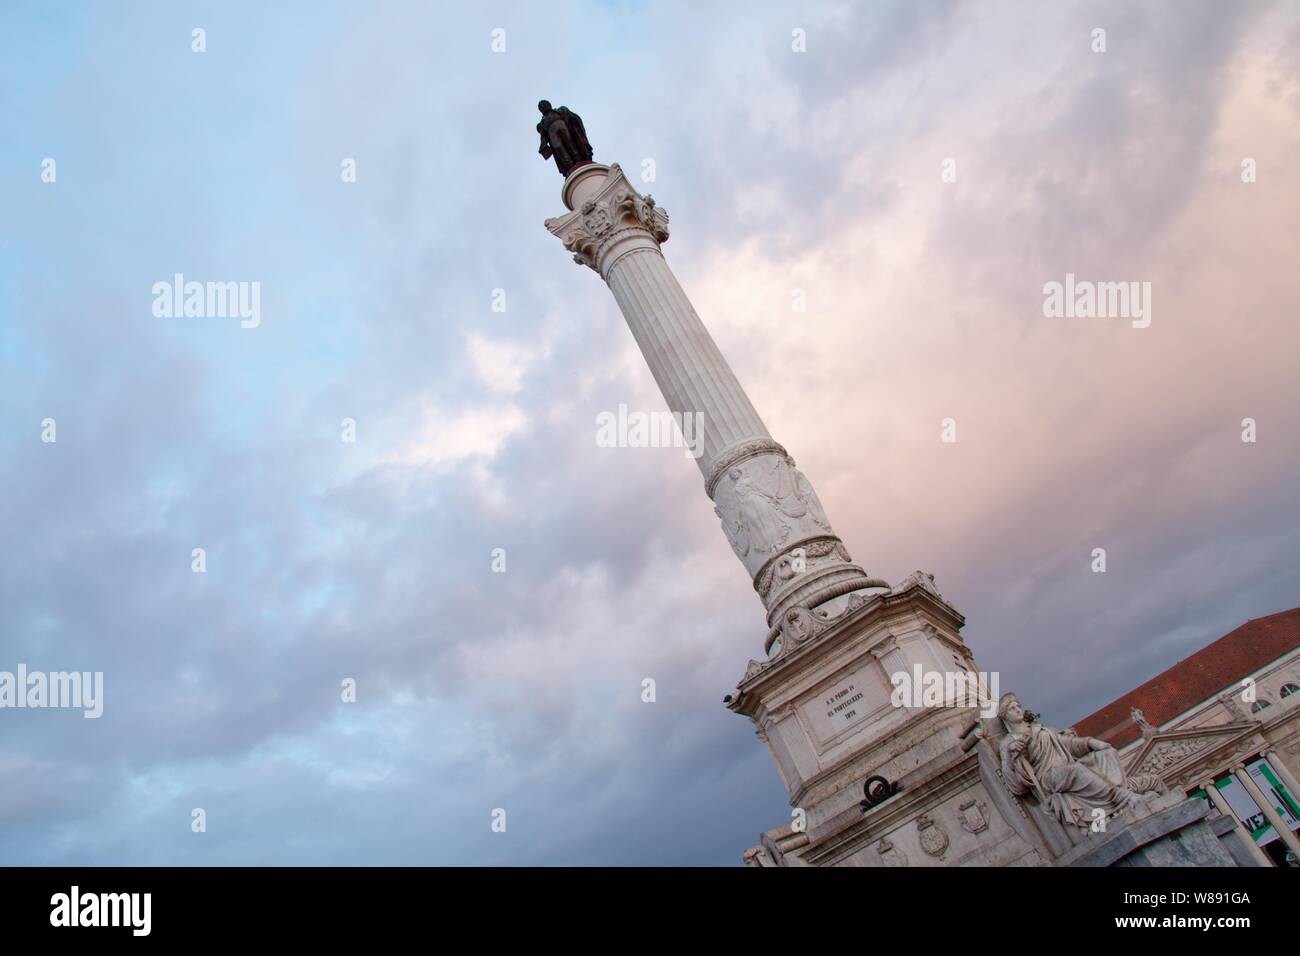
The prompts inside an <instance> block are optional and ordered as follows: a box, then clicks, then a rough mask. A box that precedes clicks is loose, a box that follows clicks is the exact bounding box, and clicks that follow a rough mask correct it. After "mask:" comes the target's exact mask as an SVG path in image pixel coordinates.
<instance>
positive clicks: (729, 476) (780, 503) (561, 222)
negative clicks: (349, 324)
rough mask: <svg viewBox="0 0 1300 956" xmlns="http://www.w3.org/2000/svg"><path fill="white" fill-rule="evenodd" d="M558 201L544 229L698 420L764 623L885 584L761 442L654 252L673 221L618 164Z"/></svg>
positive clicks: (764, 438)
mask: <svg viewBox="0 0 1300 956" xmlns="http://www.w3.org/2000/svg"><path fill="white" fill-rule="evenodd" d="M562 196H563V199H564V204H565V205H566V206H567V207H568V208H569V210H570V212H569V213H568V214H567V215H564V216H560V217H558V218H555V219H548V220H547V221H546V228H547V229H549V230H550V231H551V232H552V233H553V234H554V235H555V236H556V237H558V238H559V239H560V240H561V241H562V242H563V243H564V247H565V248H566V249H568V250H569V251H570V252H572V253H573V258H574V260H575V261H576V262H578V263H579V264H581V265H584V266H587V267H589V268H591V269H592V270H594V271H595V272H596V273H598V274H599V275H600V276H601V278H603V279H604V280H605V282H606V283H607V284H608V285H609V288H610V291H611V292H613V294H614V299H615V301H616V302H618V306H619V308H620V309H621V310H622V312H623V316H624V318H626V319H627V324H628V328H630V329H631V330H632V337H633V338H634V339H636V343H637V345H638V346H639V347H640V349H641V354H642V355H643V356H645V360H646V363H647V364H648V365H649V366H650V371H651V374H653V375H654V379H655V381H656V382H657V383H658V385H659V390H660V391H661V392H663V396H664V399H665V400H666V401H667V402H668V407H669V409H671V410H672V411H674V412H678V413H682V414H686V413H690V414H691V415H692V416H694V417H695V420H696V423H697V434H698V435H699V436H700V442H701V448H702V454H700V456H699V457H698V458H697V459H696V461H697V463H698V464H699V466H700V470H701V472H702V473H703V475H704V490H705V492H706V493H707V494H708V495H709V497H710V498H712V499H713V502H714V512H715V513H716V514H717V516H718V518H719V520H720V521H721V522H722V529H723V531H724V533H725V534H726V536H727V540H728V541H729V542H730V543H731V547H732V550H733V551H735V553H736V556H737V557H738V558H739V559H740V561H741V563H742V564H744V566H745V569H746V571H748V572H749V574H750V577H751V578H752V579H753V582H754V589H755V590H756V591H757V592H758V594H759V597H760V598H761V599H762V601H763V604H764V607H765V608H766V609H767V616H768V624H769V625H775V624H776V623H777V622H778V621H780V620H781V616H782V615H783V614H786V613H794V609H795V608H797V607H805V608H808V609H812V608H815V607H817V606H818V605H820V604H823V603H825V602H826V601H828V600H831V599H833V598H835V597H838V596H840V595H843V594H847V593H849V592H851V591H855V590H860V589H863V588H869V587H879V586H882V585H884V582H882V581H878V580H875V579H873V578H869V577H867V575H866V573H865V572H864V571H863V570H862V568H860V567H858V566H857V565H855V564H853V563H851V559H850V557H849V554H848V551H846V550H845V548H844V544H843V542H842V541H840V539H839V537H838V536H837V535H836V534H835V532H834V530H833V529H832V528H831V525H830V522H829V521H827V519H826V513H825V511H823V510H822V506H821V502H820V501H819V500H818V499H817V493H816V492H815V491H813V489H812V486H811V485H810V484H809V483H808V479H806V478H805V477H804V476H803V473H802V472H800V471H799V470H798V469H797V468H796V467H795V464H794V461H793V460H792V459H791V458H790V456H789V455H788V454H787V453H786V450H785V449H784V448H782V447H781V446H780V445H779V444H777V443H776V442H775V441H774V440H773V439H772V436H771V435H770V434H769V433H768V431H767V428H766V426H764V425H763V422H762V419H760V418H759V417H758V413H757V412H756V411H755V410H754V406H753V405H752V404H751V403H750V401H749V397H748V396H747V395H746V394H745V390H744V389H743V388H741V387H740V382H738V381H737V380H736V376H735V374H734V373H733V372H732V371H731V367H730V366H729V365H728V364H727V360H726V359H725V358H723V356H722V353H721V352H720V351H719V350H718V346H717V344H716V343H715V342H714V341H713V337H712V336H711V335H710V334H709V331H708V329H706V328H705V327H704V323H703V322H701V321H700V317H699V315H698V314H697V313H696V311H695V308H694V307H693V306H692V305H691V302H690V299H688V298H687V297H686V293H685V292H684V291H683V290H682V287H681V285H679V284H678V282H677V278H676V277H675V276H674V275H673V272H672V270H671V269H670V268H669V267H668V263H667V261H665V259H664V257H663V253H662V251H661V249H660V246H661V244H662V243H664V242H667V241H668V214H667V213H666V212H664V210H663V209H661V208H660V207H659V206H658V205H657V204H656V203H655V201H654V199H653V198H652V197H650V196H642V195H641V194H640V193H638V192H637V191H636V189H634V188H633V187H632V185H631V183H629V182H628V180H627V178H626V177H625V176H624V175H623V171H622V170H621V169H620V168H619V167H618V165H617V164H615V165H611V166H603V165H600V164H598V163H590V164H587V165H585V166H580V167H578V168H577V169H575V170H573V171H572V172H571V173H570V174H569V175H568V177H566V179H565V181H564V189H563V193H562Z"/></svg>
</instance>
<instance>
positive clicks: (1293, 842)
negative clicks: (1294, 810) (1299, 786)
mask: <svg viewBox="0 0 1300 956" xmlns="http://www.w3.org/2000/svg"><path fill="white" fill-rule="evenodd" d="M1232 772H1233V774H1234V775H1235V776H1236V778H1237V780H1238V782H1239V783H1240V784H1241V785H1242V786H1243V787H1245V788H1246V792H1247V793H1249V794H1250V795H1251V797H1253V798H1254V800H1255V802H1256V803H1257V804H1259V808H1260V809H1261V810H1263V811H1264V817H1265V818H1266V819H1267V820H1268V822H1269V823H1271V824H1273V829H1274V830H1276V831H1277V834H1278V836H1280V837H1281V838H1282V842H1283V843H1285V844H1286V845H1287V846H1288V847H1289V848H1290V850H1291V852H1292V853H1294V854H1295V855H1296V858H1297V859H1300V839H1296V835H1295V834H1294V833H1292V832H1291V828H1290V827H1289V826H1287V825H1286V824H1285V823H1283V822H1282V818H1281V817H1279V816H1278V815H1277V811H1276V810H1274V809H1273V801H1272V800H1270V799H1269V798H1268V797H1267V796H1265V795H1264V791H1263V790H1261V789H1259V784H1257V783H1256V782H1255V781H1254V780H1252V779H1251V776H1250V774H1249V773H1248V772H1247V771H1246V767H1245V765H1244V764H1238V765H1237V766H1236V767H1234V768H1233V771H1232Z"/></svg>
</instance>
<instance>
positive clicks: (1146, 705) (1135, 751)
mask: <svg viewBox="0 0 1300 956" xmlns="http://www.w3.org/2000/svg"><path fill="white" fill-rule="evenodd" d="M1074 730H1075V731H1076V732H1077V733H1078V734H1079V735H1080V736H1087V737H1097V738H1100V739H1102V740H1105V741H1107V742H1108V743H1110V744H1112V745H1113V746H1114V747H1115V748H1116V749H1117V750H1119V751H1120V755H1121V758H1122V759H1123V761H1124V766H1125V768H1126V770H1127V771H1128V772H1129V773H1152V772H1154V773H1159V774H1160V775H1161V777H1162V778H1163V779H1164V781H1165V783H1166V784H1167V785H1168V786H1169V787H1170V788H1171V789H1181V790H1183V791H1184V792H1185V793H1187V794H1189V795H1191V796H1195V797H1200V798H1202V799H1209V800H1211V801H1212V802H1213V803H1214V805H1215V806H1216V807H1218V809H1219V810H1220V811H1221V812H1222V813H1223V814H1224V815H1226V816H1229V817H1231V818H1233V819H1235V820H1236V821H1237V824H1238V826H1239V827H1241V828H1242V829H1243V831H1244V832H1245V835H1246V836H1248V837H1249V843H1250V846H1252V847H1253V848H1255V849H1254V852H1255V853H1256V854H1257V856H1258V858H1259V860H1260V861H1261V862H1265V861H1266V862H1268V863H1270V864H1273V865H1280V866H1285V865H1297V862H1298V861H1300V834H1298V833H1297V832H1296V831H1297V830H1300V783H1297V777H1300V608H1293V609H1292V610H1289V611H1282V612H1280V613H1278V614H1272V615H1269V616H1268V617H1261V618H1256V619H1254V620H1250V621H1247V622H1246V623H1245V624H1243V625H1241V627H1238V628H1237V629H1235V630H1233V631H1231V632H1229V633H1228V634H1225V635H1224V636H1223V637H1221V638H1219V639H1218V640H1216V641H1214V642H1213V643H1212V644H1209V645H1207V646H1206V647H1203V648H1201V650H1199V651H1197V652H1196V653H1195V654H1193V655H1191V656H1190V657H1188V658H1186V659H1184V660H1181V661H1179V662H1178V663H1177V664H1175V665H1174V666H1173V667H1170V668H1169V669H1168V670H1166V671H1164V672H1163V673H1161V674H1158V675H1156V676H1155V677H1153V678H1151V680H1149V681H1147V682H1146V683H1145V684H1142V685H1141V686H1139V687H1136V688H1134V689H1133V690H1131V691H1129V692H1128V693H1127V694H1125V695H1123V696H1122V697H1120V698H1118V699H1116V700H1114V701H1112V702H1111V703H1109V704H1107V705H1106V706H1105V707H1102V708H1101V709H1100V710H1098V711H1096V712H1095V713H1092V714H1089V715H1088V716H1087V717H1084V718H1083V719H1082V720H1080V721H1077V722H1076V723H1075V724H1074Z"/></svg>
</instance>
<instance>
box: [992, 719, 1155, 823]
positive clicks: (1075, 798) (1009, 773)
mask: <svg viewBox="0 0 1300 956" xmlns="http://www.w3.org/2000/svg"><path fill="white" fill-rule="evenodd" d="M998 717H999V718H1001V720H1002V724H1003V726H1004V727H1005V728H1006V736H1004V737H1003V738H1002V740H1001V741H1000V743H999V747H998V750H999V754H1000V756H1001V761H1002V776H1003V779H1004V780H1005V781H1006V784H1007V787H1008V789H1010V790H1011V792H1012V793H1014V794H1016V796H1027V795H1030V794H1032V795H1034V796H1035V797H1037V798H1038V800H1039V801H1040V802H1041V803H1042V804H1043V805H1044V806H1045V807H1047V808H1048V809H1049V810H1050V811H1051V812H1052V813H1053V814H1054V815H1055V816H1056V818H1057V819H1058V820H1060V821H1061V823H1063V824H1066V825H1067V826H1069V825H1073V826H1076V827H1080V828H1082V829H1085V830H1086V829H1088V828H1090V827H1091V825H1092V823H1093V820H1094V819H1095V814H1094V813H1093V811H1094V810H1096V809H1101V810H1102V811H1104V813H1105V814H1106V816H1108V817H1109V816H1112V815H1113V814H1116V813H1120V812H1122V811H1124V810H1127V809H1129V808H1130V807H1131V806H1132V805H1133V804H1134V803H1135V802H1137V801H1139V800H1141V799H1142V798H1144V797H1148V796H1153V795H1156V794H1161V793H1164V792H1165V786H1164V783H1163V782H1162V781H1161V780H1160V777H1159V776H1157V775H1155V774H1137V775H1135V776H1133V777H1128V776H1126V775H1125V773H1124V767H1123V765H1122V764H1121V763H1120V759H1119V754H1118V752H1116V750H1115V748H1114V747H1112V746H1111V745H1110V744H1108V743H1106V742H1105V741H1103V740H1096V739H1094V738H1091V737H1075V736H1069V735H1066V734H1063V733H1061V732H1060V731H1058V730H1053V729H1052V728H1050V727H1044V726H1043V725H1042V724H1039V723H1037V722H1031V721H1029V720H1027V719H1026V718H1025V711H1024V708H1023V707H1022V706H1021V705H1020V700H1019V698H1017V697H1016V695H1015V694H1004V695H1002V699H1001V700H1000V701H999V702H998Z"/></svg>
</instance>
